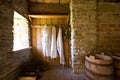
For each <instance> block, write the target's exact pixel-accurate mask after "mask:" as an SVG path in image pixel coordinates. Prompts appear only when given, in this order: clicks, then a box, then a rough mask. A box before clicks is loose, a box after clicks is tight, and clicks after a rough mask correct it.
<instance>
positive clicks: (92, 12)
mask: <svg viewBox="0 0 120 80" xmlns="http://www.w3.org/2000/svg"><path fill="white" fill-rule="evenodd" d="M70 9H71V56H72V68H73V71H74V72H75V73H83V72H84V58H85V55H86V54H90V53H91V52H93V50H94V49H95V47H96V38H97V35H96V29H97V28H96V22H97V21H96V0H72V1H71V4H70Z"/></svg>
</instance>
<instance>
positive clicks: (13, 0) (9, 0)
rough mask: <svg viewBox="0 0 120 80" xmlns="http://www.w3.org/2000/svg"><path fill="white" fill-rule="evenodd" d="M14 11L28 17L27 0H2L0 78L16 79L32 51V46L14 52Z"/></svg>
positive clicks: (1, 79)
mask: <svg viewBox="0 0 120 80" xmlns="http://www.w3.org/2000/svg"><path fill="white" fill-rule="evenodd" d="M14 11H17V12H19V13H20V14H21V15H23V16H24V17H26V18H27V14H28V11H27V2H26V0H4V1H3V0H0V80H16V78H17V77H18V75H19V73H20V66H21V64H23V63H24V62H27V61H28V60H29V54H30V53H31V49H30V48H28V49H24V50H19V51H16V52H12V49H13V32H12V31H13V13H14Z"/></svg>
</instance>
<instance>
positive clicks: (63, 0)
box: [28, 0, 70, 4]
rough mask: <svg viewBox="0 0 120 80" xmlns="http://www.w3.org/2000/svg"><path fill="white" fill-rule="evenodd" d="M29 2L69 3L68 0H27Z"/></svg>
mask: <svg viewBox="0 0 120 80" xmlns="http://www.w3.org/2000/svg"><path fill="white" fill-rule="evenodd" d="M28 1H29V2H37V3H52V4H69V2H70V0H28Z"/></svg>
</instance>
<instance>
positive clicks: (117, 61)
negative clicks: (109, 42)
mask: <svg viewBox="0 0 120 80" xmlns="http://www.w3.org/2000/svg"><path fill="white" fill-rule="evenodd" d="M111 56H112V58H113V64H114V74H115V80H120V54H117V53H116V54H112V55H111Z"/></svg>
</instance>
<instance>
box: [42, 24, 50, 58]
mask: <svg viewBox="0 0 120 80" xmlns="http://www.w3.org/2000/svg"><path fill="white" fill-rule="evenodd" d="M42 47H43V55H44V56H45V57H49V56H50V51H51V50H50V49H51V26H47V25H44V26H43V30H42Z"/></svg>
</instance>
